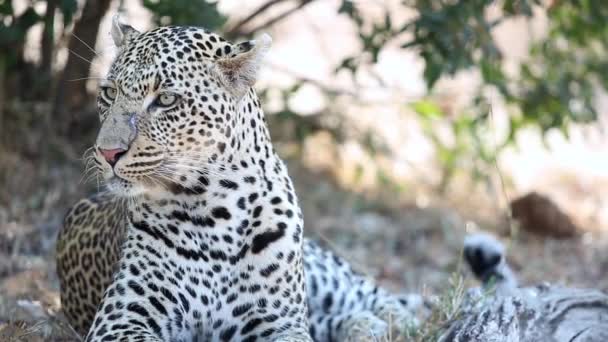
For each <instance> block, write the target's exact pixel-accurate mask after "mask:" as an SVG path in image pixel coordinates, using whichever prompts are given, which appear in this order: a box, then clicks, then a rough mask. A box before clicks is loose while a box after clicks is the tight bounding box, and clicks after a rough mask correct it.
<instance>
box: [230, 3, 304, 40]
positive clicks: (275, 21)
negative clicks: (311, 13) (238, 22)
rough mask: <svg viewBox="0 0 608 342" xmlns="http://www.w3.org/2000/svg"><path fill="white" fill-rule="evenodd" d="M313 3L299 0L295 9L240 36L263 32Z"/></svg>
mask: <svg viewBox="0 0 608 342" xmlns="http://www.w3.org/2000/svg"><path fill="white" fill-rule="evenodd" d="M313 1H315V0H301V1H300V3H299V4H298V5H297V6H296V7H294V8H291V9H289V10H287V11H285V12H283V13H281V14H279V15H277V16H276V17H274V18H272V19H269V20H268V21H267V22H265V23H263V24H260V25H258V26H256V27H254V28H252V29H250V30H248V31H245V32H242V33H241V34H242V35H243V36H251V35H253V34H254V33H255V32H258V31H261V30H263V29H265V28H268V27H270V26H272V25H274V24H276V23H277V22H279V21H281V20H283V19H285V18H287V17H289V16H290V15H292V14H293V13H295V12H297V11H299V10H300V9H302V8H304V6H306V5H308V4H310V3H312V2H313Z"/></svg>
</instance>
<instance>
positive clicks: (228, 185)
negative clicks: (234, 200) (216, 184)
mask: <svg viewBox="0 0 608 342" xmlns="http://www.w3.org/2000/svg"><path fill="white" fill-rule="evenodd" d="M220 186H222V187H223V188H226V189H230V190H236V189H238V188H239V185H238V184H236V183H235V182H233V181H231V180H228V179H222V180H220Z"/></svg>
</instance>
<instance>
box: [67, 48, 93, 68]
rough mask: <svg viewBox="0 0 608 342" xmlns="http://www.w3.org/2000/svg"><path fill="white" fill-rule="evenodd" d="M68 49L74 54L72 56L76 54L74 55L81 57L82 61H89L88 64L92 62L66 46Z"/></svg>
mask: <svg viewBox="0 0 608 342" xmlns="http://www.w3.org/2000/svg"><path fill="white" fill-rule="evenodd" d="M68 51H70V52H71V53H72V54H74V56H76V57H78V58H80V59H82V60H83V61H85V62H87V63H89V64H91V65H92V64H93V62H92V61H90V60H88V59H86V58H84V57H82V56H81V55H79V54H77V53H76V52H74V51H73V50H71V49H69V48H68Z"/></svg>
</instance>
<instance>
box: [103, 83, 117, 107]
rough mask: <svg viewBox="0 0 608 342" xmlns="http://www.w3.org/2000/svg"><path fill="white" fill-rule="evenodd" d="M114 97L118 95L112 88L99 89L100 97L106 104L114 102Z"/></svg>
mask: <svg viewBox="0 0 608 342" xmlns="http://www.w3.org/2000/svg"><path fill="white" fill-rule="evenodd" d="M116 95H118V91H117V90H116V88H114V87H102V88H101V97H102V98H103V99H104V100H105V101H106V102H108V103H112V102H114V100H116Z"/></svg>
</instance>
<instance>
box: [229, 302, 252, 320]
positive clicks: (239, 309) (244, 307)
mask: <svg viewBox="0 0 608 342" xmlns="http://www.w3.org/2000/svg"><path fill="white" fill-rule="evenodd" d="M252 307H253V304H251V303H245V304H241V305H237V306H235V307H234V309H233V310H232V317H239V316H241V315H242V314H244V313H246V312H247V311H249V310H250V309H251V308H252Z"/></svg>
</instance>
